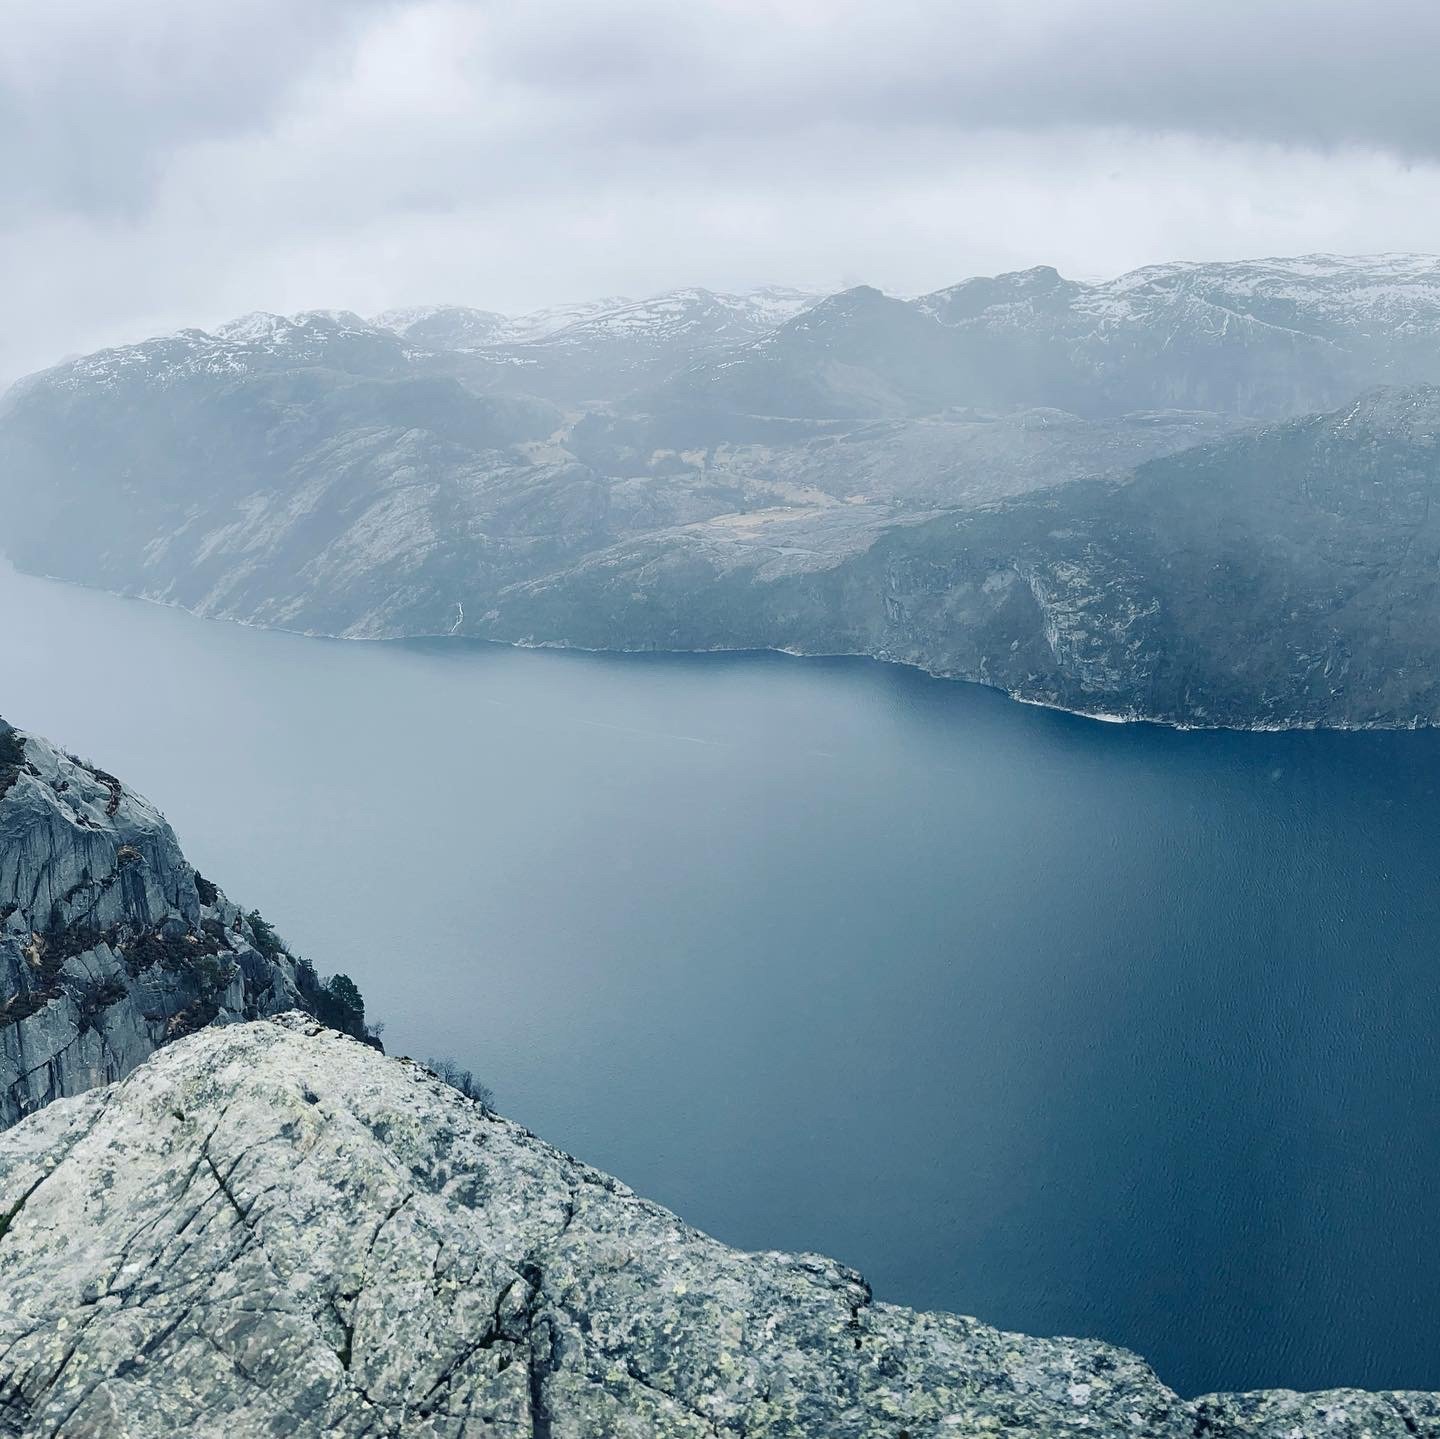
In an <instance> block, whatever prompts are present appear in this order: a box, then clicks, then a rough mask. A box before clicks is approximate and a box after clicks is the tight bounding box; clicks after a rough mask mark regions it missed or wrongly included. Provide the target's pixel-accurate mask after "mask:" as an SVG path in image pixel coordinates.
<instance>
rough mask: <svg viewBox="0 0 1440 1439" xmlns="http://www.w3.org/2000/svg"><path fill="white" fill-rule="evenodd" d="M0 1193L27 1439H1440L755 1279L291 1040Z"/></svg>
mask: <svg viewBox="0 0 1440 1439" xmlns="http://www.w3.org/2000/svg"><path fill="white" fill-rule="evenodd" d="M836 1182H837V1183H843V1182H844V1176H843V1175H837V1176H836ZM0 1194H3V1195H5V1196H6V1207H5V1209H4V1210H3V1211H0V1214H3V1218H0V1293H3V1294H4V1295H5V1299H6V1303H5V1305H4V1307H3V1310H0V1354H3V1356H4V1367H3V1375H4V1377H3V1379H0V1433H4V1434H7V1435H10V1436H13V1439H38V1436H41V1435H45V1436H51V1435H65V1436H66V1439H88V1437H89V1436H97V1439H98V1436H102V1435H104V1436H109V1435H112V1434H117V1433H122V1432H123V1433H124V1434H126V1435H127V1436H129V1439H169V1436H172V1435H175V1434H187V1435H194V1436H196V1439H219V1436H225V1439H251V1436H259V1435H274V1434H285V1435H287V1436H291V1439H312V1436H313V1439H322V1436H324V1439H340V1436H354V1439H360V1436H364V1435H376V1434H388V1435H393V1436H396V1439H440V1436H447V1439H464V1436H479V1435H491V1434H514V1435H534V1436H540V1439H591V1436H601V1435H606V1436H608V1435H629V1436H634V1439H702V1436H715V1435H757V1436H758V1435H766V1436H771V1439H819V1436H822V1435H823V1436H826V1439H877V1436H894V1439H901V1436H904V1439H941V1436H946V1435H955V1434H977V1433H987V1434H988V1433H992V1432H993V1433H1015V1434H1034V1435H1040V1434H1044V1435H1055V1436H1060V1435H1077V1436H1078V1435H1081V1434H1084V1435H1087V1436H1090V1439H1119V1436H1126V1439H1193V1436H1195V1435H1199V1434H1207V1435H1215V1436H1226V1439H1293V1436H1296V1435H1309V1434H1322V1433H1323V1434H1325V1435H1327V1436H1333V1439H1361V1436H1366V1435H1368V1436H1370V1439H1392V1436H1393V1439H1413V1436H1430V1439H1433V1436H1436V1435H1440V1396H1436V1395H1428V1394H1416V1393H1406V1394H1398V1393H1396V1394H1367V1393H1363V1392H1360V1391H1356V1390H1337V1391H1332V1392H1329V1393H1322V1394H1313V1395H1302V1394H1296V1393H1293V1392H1290V1391H1285V1390H1277V1391H1269V1392H1261V1393H1254V1394H1243V1395H1224V1394H1221V1395H1210V1396H1207V1397H1205V1398H1202V1399H1195V1400H1189V1401H1185V1400H1181V1399H1179V1398H1177V1396H1176V1395H1175V1394H1174V1393H1172V1392H1171V1391H1170V1390H1169V1389H1167V1388H1166V1387H1165V1386H1164V1385H1163V1384H1162V1383H1161V1382H1160V1380H1159V1379H1158V1378H1157V1377H1156V1376H1155V1374H1154V1373H1153V1372H1152V1371H1151V1370H1150V1369H1149V1368H1148V1367H1147V1366H1146V1365H1145V1364H1144V1363H1143V1362H1142V1361H1141V1360H1139V1359H1137V1358H1136V1357H1135V1356H1134V1355H1132V1354H1129V1353H1127V1352H1125V1351H1124V1350H1120V1349H1115V1348H1113V1347H1111V1346H1109V1345H1106V1344H1103V1343H1098V1342H1095V1341H1093V1340H1079V1339H1032V1338H1029V1337H1027V1336H1024V1335H1018V1334H1006V1333H1001V1332H999V1331H997V1330H994V1329H991V1328H989V1327H987V1326H986V1325H984V1324H981V1323H978V1322H977V1321H976V1320H973V1319H966V1318H961V1317H958V1316H955V1315H948V1314H918V1313H915V1312H913V1311H911V1310H907V1309H902V1308H898V1307H896V1306H894V1305H891V1304H885V1303H880V1302H877V1301H876V1300H874V1298H873V1297H872V1295H871V1292H870V1288H869V1286H868V1285H867V1284H866V1283H865V1281H864V1280H863V1279H862V1278H861V1277H860V1276H859V1275H858V1274H856V1273H854V1272H853V1271H851V1270H848V1269H846V1268H844V1267H843V1266H842V1265H840V1264H837V1263H835V1262H834V1261H833V1260H829V1259H825V1258H822V1257H821V1256H818V1255H813V1254H802V1255H793V1254H780V1253H764V1254H742V1253H738V1252H736V1251H735V1250H732V1249H728V1248H726V1247H725V1246H724V1245H722V1244H719V1243H717V1242H716V1241H715V1240H713V1239H711V1238H709V1237H708V1236H706V1235H704V1234H701V1233H700V1232H698V1231H697V1230H695V1229H692V1228H690V1227H689V1226H688V1225H686V1224H685V1223H684V1222H683V1221H681V1220H679V1219H677V1218H676V1217H675V1216H674V1215H673V1214H670V1213H668V1212H667V1211H666V1210H664V1209H661V1208H660V1207H659V1206H658V1205H655V1204H652V1203H649V1202H648V1201H646V1200H644V1199H641V1198H639V1197H638V1196H636V1195H635V1194H633V1193H632V1192H631V1191H630V1190H629V1189H627V1188H626V1187H625V1186H624V1185H623V1184H621V1183H619V1182H618V1181H616V1180H614V1179H612V1178H610V1177H609V1176H608V1175H605V1174H602V1173H600V1172H598V1171H596V1170H594V1169H591V1168H590V1167H589V1166H587V1165H585V1164H583V1163H581V1162H580V1161H578V1160H576V1159H573V1158H572V1157H570V1156H569V1155H566V1154H563V1153H561V1152H559V1151H558V1150H555V1149H553V1148H551V1147H550V1146H549V1145H547V1144H545V1143H543V1142H542V1141H541V1140H539V1139H537V1138H536V1137H535V1136H534V1135H532V1134H531V1133H529V1131H527V1130H525V1129H522V1128H521V1127H520V1126H519V1125H516V1124H513V1123H511V1122H509V1121H507V1120H504V1119H501V1118H499V1117H498V1116H496V1115H494V1114H492V1113H490V1112H489V1111H488V1110H486V1109H484V1108H482V1107H481V1106H479V1105H477V1104H476V1103H474V1102H473V1101H471V1100H469V1099H466V1098H465V1097H463V1096H462V1095H461V1094H460V1093H458V1092H457V1091H455V1090H453V1089H451V1088H449V1087H448V1086H447V1085H446V1084H444V1083H442V1082H441V1081H440V1080H439V1079H438V1078H437V1077H436V1076H435V1075H434V1074H432V1073H430V1072H429V1071H428V1070H426V1069H425V1068H423V1067H422V1066H420V1065H418V1064H415V1063H414V1062H412V1061H410V1060H401V1059H390V1058H385V1057H383V1056H382V1055H380V1054H378V1053H377V1052H376V1051H374V1050H373V1049H369V1048H366V1047H365V1046H363V1045H361V1044H358V1043H356V1042H355V1041H354V1040H352V1039H349V1038H346V1037H344V1036H341V1035H338V1034H335V1033H333V1032H330V1031H325V1030H323V1029H321V1028H320V1027H319V1026H317V1025H315V1024H313V1023H310V1022H308V1021H306V1020H305V1018H304V1017H303V1016H301V1015H288V1016H284V1017H282V1018H280V1019H279V1020H269V1021H261V1022H257V1023H250V1024H239V1025H232V1026H229V1027H225V1028H211V1029H207V1030H204V1031H203V1032H201V1033H199V1034H196V1035H193V1036H191V1037H190V1038H188V1039H184V1040H182V1041H180V1042H179V1043H177V1044H174V1045H172V1046H170V1047H168V1048H166V1049H164V1050H163V1051H161V1052H160V1053H159V1054H157V1055H155V1056H154V1057H153V1058H152V1059H150V1060H149V1061H148V1062H147V1063H146V1064H145V1065H144V1066H142V1067H141V1068H140V1069H139V1070H137V1071H136V1072H135V1073H133V1074H132V1075H130V1076H129V1078H128V1079H126V1080H124V1081H123V1082H121V1083H119V1084H117V1085H114V1086H112V1087H110V1088H102V1089H97V1090H94V1091H92V1092H90V1093H88V1094H86V1095H84V1096H82V1097H80V1098H78V1099H70V1100H62V1101H60V1102H58V1103H55V1104H53V1105H51V1106H50V1107H49V1108H48V1109H46V1110H44V1111H43V1112H42V1113H40V1114H37V1115H33V1116H31V1117H30V1118H29V1119H27V1120H25V1121H24V1122H23V1123H21V1124H19V1125H17V1126H16V1127H15V1128H13V1129H11V1130H10V1131H9V1132H8V1133H6V1134H3V1135H0Z"/></svg>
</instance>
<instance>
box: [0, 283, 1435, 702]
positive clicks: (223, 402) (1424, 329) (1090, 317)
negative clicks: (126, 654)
mask: <svg viewBox="0 0 1440 1439" xmlns="http://www.w3.org/2000/svg"><path fill="white" fill-rule="evenodd" d="M1437 341H1440V260H1436V259H1434V258H1431V257H1425V256H1414V255H1387V256H1374V257H1336V256H1306V257H1300V258H1296V259H1287V260H1267V261H1256V262H1251V263H1244V264H1194V263H1176V264H1170V265H1159V266H1151V267H1148V268H1146V269H1144V270H1140V271H1136V272H1134V273H1132V274H1129V275H1125V276H1121V277H1120V278H1118V279H1116V280H1112V281H1107V282H1104V283H1095V284H1088V283H1081V282H1077V281H1070V280H1066V279H1064V278H1063V277H1061V276H1060V275H1059V274H1058V273H1057V272H1056V271H1054V270H1052V269H1045V268H1042V269H1036V270H1029V271H1024V272H1020V273H1017V274H1009V275H1001V276H996V277H993V278H988V279H972V280H967V281H964V282H962V283H960V284H957V285H954V286H951V287H950V288H948V289H944V290H941V291H937V292H935V293H934V294H930V295H926V296H923V297H921V298H919V299H913V300H904V299H897V298H893V297H890V296H886V295H883V294H881V293H880V292H879V291H876V290H873V289H867V288H864V287H862V288H859V289H853V290H848V291H845V292H843V293H841V294H838V295H832V296H828V297H815V296H810V295H805V294H803V293H800V292H796V291H779V290H765V291H759V292H755V293H753V294H748V295H722V294H715V293H711V292H709V291H705V290H698V289H691V290H682V291H676V292H672V293H670V294H666V295H662V296H659V297H655V298H653V299H651V300H648V301H643V302H631V301H606V302H597V303H596V304H594V305H589V306H577V307H571V308H569V309H563V310H557V311H547V312H543V313H539V314H534V315H529V316H522V317H518V318H509V317H504V316H499V315H495V314H490V313H488V312H484V311H474V310H466V309H463V308H461V307H454V306H450V307H446V306H437V307H434V308H431V309H422V310H410V311H405V312H391V313H388V314H385V315H381V316H378V317H376V318H374V319H371V320H366V319H363V318H361V317H360V316H358V315H355V314H353V313H351V312H348V311H311V312H306V313H303V314H299V315H296V316H292V317H282V316H273V315H263V314H262V315H251V316H246V317H243V318H241V319H239V320H236V321H233V322H230V323H228V324H226V325H223V326H221V327H219V328H218V329H217V330H215V331H214V332H206V331H201V330H185V331H181V332H179V333H178V334H175V335H171V336H166V337H161V338H157V339H154V340H149V341H145V342H143V343H140V344H136V345H131V346H126V347H122V348H118V349H113V350H107V351H101V352H98V353H97V354H94V355H90V356H86V357H83V358H81V359H78V360H74V361H71V362H68V363H66V364H62V365H59V366H57V367H55V368H54V369H51V370H48V371H45V372H42V373H41V374H39V375H36V376H32V377H30V378H29V379H27V380H25V381H22V382H21V383H20V384H18V385H17V386H15V387H14V388H13V390H12V391H11V392H10V394H9V395H8V396H7V397H6V399H5V401H4V403H3V406H0V485H3V487H4V499H5V504H6V507H7V514H8V516H9V521H10V523H9V526H8V532H7V536H6V548H7V550H8V552H9V553H10V555H11V557H12V558H13V559H14V561H15V562H16V563H17V564H18V565H20V566H21V567H22V568H26V569H30V570H33V571H36V572H40V573H46V574H52V575H57V576H61V577H64V578H69V579H73V580H77V581H80V582H83V583H86V584H93V585H100V586H103V587H106V588H109V589H112V590H116V591H119V592H122V593H129V594H140V595H144V596H146V597H148V598H152V599H159V600H163V601H166V602H169V603H174V604H179V605H183V606H185V607H187V608H189V609H192V610H195V611H197V612H199V613H202V614H206V615H212V616H217V617H226V618H233V619H242V620H246V621H249V622H253V623H259V624H265V625H272V626H279V627H284V628H289V629H297V630H303V631H306V632H312V633H319V634H338V635H347V636H352V637H381V636H397V635H422V634H456V635H468V636H473V637H480V638H489V639H502V640H506V641H510V642H519V643H526V644H561V645H564V644H573V645H584V646H588V647H594V648H615V649H637V648H665V649H711V648H743V647H766V648H782V649H793V650H799V651H804V652H814V653H836V652H840V653H863V654H875V655H879V656H882V657H885V658H889V659H898V660H902V661H904V662H906V663H912V664H917V665H921V666H923V667H925V668H927V669H930V670H933V671H935V672H937V673H943V674H949V675H956V676H961V677H964V678H969V679H978V680H981V681H984V682H986V683H991V684H997V685H999V686H1001V687H1002V688H1005V689H1007V690H1010V691H1012V692H1014V693H1016V694H1019V695H1022V696H1024V697H1026V698H1033V699H1038V700H1043V701H1045V702H1049V703H1057V704H1062V705H1065V706H1067V707H1072V708H1079V709H1083V710H1087V711H1105V712H1112V713H1120V714H1125V715H1133V716H1140V717H1153V718H1160V719H1164V720H1167V721H1171V722H1176V723H1195V724H1212V723H1224V724H1237V725H1256V724H1260V725H1267V726H1268V725H1282V726H1283V725H1295V724H1317V723H1318V724H1382V725H1384V724H1409V723H1414V722H1430V721H1432V720H1434V719H1437V718H1440V712H1437V693H1436V691H1435V689H1434V686H1433V682H1432V678H1431V677H1432V675H1433V674H1435V673H1436V672H1437V670H1436V666H1437V665H1440V655H1437V654H1436V652H1435V646H1434V645H1433V643H1432V641H1431V640H1430V638H1429V636H1430V635H1431V634H1432V633H1433V632H1434V630H1435V627H1434V624H1433V620H1434V619H1435V618H1436V617H1437V615H1436V613H1435V596H1434V593H1433V589H1432V588H1431V587H1430V586H1429V585H1428V582H1427V581H1426V580H1425V577H1424V576H1425V571H1424V562H1425V556H1426V555H1427V554H1428V553H1429V552H1428V549H1427V545H1428V543H1429V530H1428V516H1429V494H1430V486H1431V484H1432V481H1433V477H1434V460H1433V453H1434V452H1433V444H1434V427H1435V422H1436V402H1435V392H1434V391H1433V390H1431V389H1429V388H1428V386H1429V385H1431V384H1434V383H1440V343H1437ZM1377 386H1384V387H1389V388H1388V390H1387V391H1386V392H1385V393H1383V394H1371V393H1370V392H1372V391H1374V390H1375V387H1377ZM1362 395H1370V397H1369V398H1367V399H1364V400H1363V401H1360V402H1359V403H1358V404H1357V397H1359V396H1362ZM1307 414H1318V415H1320V416H1321V418H1316V419H1313V420H1310V421H1307V422H1304V423H1293V421H1294V419H1295V417H1298V416H1303V415H1307ZM1347 416H1348V418H1347ZM1167 457H1171V458H1167ZM1077 482H1083V483H1077ZM1357 518H1358V521H1359V527H1358V528H1352V527H1350V526H1351V521H1352V520H1356V519H1357ZM1342 522H1343V524H1344V525H1345V526H1346V528H1345V529H1344V531H1343V535H1342V534H1341V533H1340V532H1337V529H1336V526H1337V523H1342ZM1357 681H1363V684H1362V683H1357Z"/></svg>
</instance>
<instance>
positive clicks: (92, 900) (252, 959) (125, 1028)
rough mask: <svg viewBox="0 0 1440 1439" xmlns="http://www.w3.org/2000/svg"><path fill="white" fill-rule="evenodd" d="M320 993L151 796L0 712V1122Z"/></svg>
mask: <svg viewBox="0 0 1440 1439" xmlns="http://www.w3.org/2000/svg"><path fill="white" fill-rule="evenodd" d="M327 1000H328V996H327V995H326V994H325V993H324V991H323V990H322V989H321V987H320V984H319V980H318V978H317V977H316V975H315V974H314V971H313V970H311V969H310V968H309V967H308V966H307V965H305V964H304V963H303V962H297V961H296V960H295V959H293V958H292V957H291V956H290V955H289V954H288V953H286V952H285V950H284V949H283V947H281V946H280V945H279V943H278V941H276V940H275V938H274V936H273V935H272V934H271V933H270V932H269V930H268V927H267V926H264V925H260V926H256V925H254V924H252V923H251V921H250V920H249V919H247V918H246V917H245V915H243V914H242V913H241V911H240V909H239V908H238V907H237V906H236V905H234V904H232V903H231V902H230V901H229V900H228V899H226V898H225V896H224V895H223V894H222V893H221V892H220V890H219V889H217V888H216V887H215V886H214V885H212V884H210V883H209V882H208V881H206V880H205V879H204V878H202V877H201V876H200V875H198V874H197V873H196V872H195V871H194V869H192V868H191V866H190V865H189V864H188V863H187V862H186V860H185V857H184V855H183V854H182V853H181V852H180V846H179V843H178V842H177V840H176V838H175V834H174V832H173V831H172V830H171V828H170V826H169V825H168V824H166V823H165V821H164V819H163V818H162V817H161V816H160V814H159V812H158V811H157V810H156V809H155V808H154V807H153V806H152V805H150V804H149V803H147V802H146V801H145V800H143V799H141V798H140V797H139V796H138V795H135V794H134V793H132V792H131V791H130V790H129V789H127V788H126V787H125V786H124V785H123V784H122V783H121V782H120V781H119V780H118V779H116V778H115V776H114V775H111V774H107V773H106V772H105V771H104V770H101V769H97V768H95V767H94V766H92V765H89V764H86V763H84V762H83V761H81V760H79V759H76V758H74V757H72V756H69V755H66V754H64V753H63V752H62V751H60V750H58V749H56V748H55V747H54V746H53V745H51V744H49V743H47V742H46V741H45V740H43V739H40V738H39V737H38V736H36V735H31V734H25V733H22V732H21V731H19V730H16V729H14V728H12V727H11V726H10V725H9V724H7V723H6V722H5V721H3V720H0V1127H4V1126H5V1125H8V1124H13V1123H14V1122H15V1121H16V1120H17V1119H19V1118H21V1117H22V1116H23V1115H25V1114H28V1113H30V1112H31V1111H32V1110H35V1109H37V1108H39V1107H40V1106H41V1105H43V1104H46V1103H48V1102H49V1101H50V1100H52V1099H56V1098H58V1097H59V1096H61V1095H70V1094H78V1093H79V1092H80V1091H82V1090H86V1089H90V1088H93V1087H94V1086H96V1085H101V1084H107V1083H109V1082H111V1081H112V1080H116V1079H119V1078H121V1077H122V1076H124V1075H126V1074H128V1073H130V1071H131V1070H133V1069H134V1068H135V1067H136V1065H138V1064H140V1063H141V1062H142V1061H143V1060H144V1059H145V1058H146V1057H147V1056H148V1055H150V1054H151V1053H153V1052H154V1051H155V1050H156V1049H157V1048H159V1047H160V1046H161V1045H163V1044H165V1043H167V1042H169V1041H170V1040H173V1039H177V1038H179V1037H180V1036H182V1035H185V1034H189V1033H191V1032H193V1031H194V1030H196V1029H199V1028H201V1027H202V1026H204V1025H206V1024H210V1023H215V1022H220V1023H224V1022H227V1021H231V1020H236V1019H254V1018H256V1017H258V1016H260V1015H265V1014H276V1013H279V1012H281V1011H283V1010H290V1009H296V1008H300V1009H305V1010H310V1011H312V1012H313V1011H316V1010H317V1009H318V1010H322V1011H324V1012H326V1013H327V1014H328V1013H329V1010H330V1009H331V1008H333V1006H329V1005H328V1004H327ZM8 1194H9V1191H8V1190H7V1189H5V1188H4V1187H3V1186H0V1209H3V1207H4V1201H5V1197H6V1196H7V1195H8Z"/></svg>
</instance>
